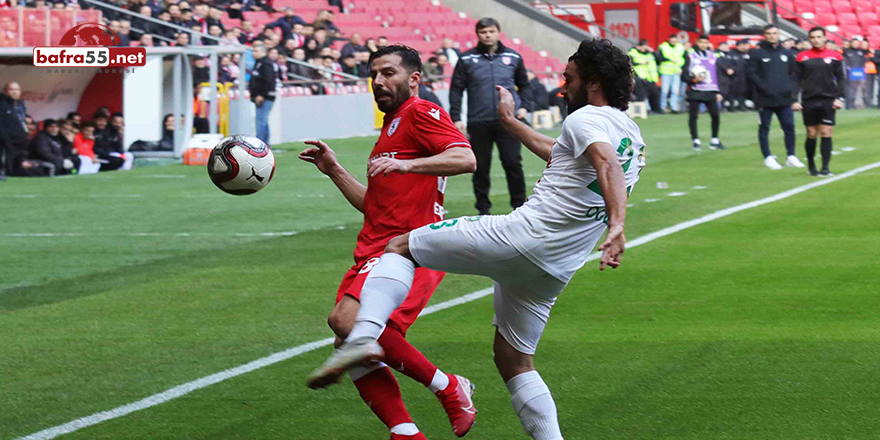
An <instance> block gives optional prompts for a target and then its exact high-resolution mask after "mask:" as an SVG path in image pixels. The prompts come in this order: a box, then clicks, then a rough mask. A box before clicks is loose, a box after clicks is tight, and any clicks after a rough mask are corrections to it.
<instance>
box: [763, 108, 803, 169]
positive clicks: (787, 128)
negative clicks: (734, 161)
mask: <svg viewBox="0 0 880 440" xmlns="http://www.w3.org/2000/svg"><path fill="white" fill-rule="evenodd" d="M774 114H775V115H776V117H777V118H779V125H781V126H782V132H783V133H785V154H787V155H789V156H794V141H795V138H794V136H795V133H794V111H793V110H792V109H791V106H790V105H783V106H779V107H763V108H760V109H758V116H759V117H760V119H761V125H759V126H758V144H760V145H761V154H762V155H763V156H764V158H765V159H766V158H767V157H768V156H770V136H769V135H770V122H771V121H772V120H773V115H774Z"/></svg>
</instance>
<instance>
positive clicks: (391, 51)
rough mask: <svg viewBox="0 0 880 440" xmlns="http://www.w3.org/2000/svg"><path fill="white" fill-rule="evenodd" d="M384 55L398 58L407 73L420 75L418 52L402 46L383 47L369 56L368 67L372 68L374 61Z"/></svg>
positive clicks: (420, 61) (420, 59) (420, 60)
mask: <svg viewBox="0 0 880 440" xmlns="http://www.w3.org/2000/svg"><path fill="white" fill-rule="evenodd" d="M380 38H381V37H380ZM385 55H397V56H399V57H400V64H401V65H402V66H403V67H405V68H406V70H408V71H409V73H413V72H419V73H422V57H421V55H419V51H417V50H415V49H413V48H411V47H409V46H404V45H402V44H392V45H389V46H385V47H383V48H381V49H379V50H377V51H375V52H373V53H371V54H370V65H371V66H372V65H373V61H374V60H376V59H377V58H379V57H384V56H385Z"/></svg>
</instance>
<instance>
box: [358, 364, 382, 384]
mask: <svg viewBox="0 0 880 440" xmlns="http://www.w3.org/2000/svg"><path fill="white" fill-rule="evenodd" d="M387 366H388V365H385V364H384V363H382V362H376V363H375V364H372V365H370V366H369V367H361V366H357V367H351V368H349V369H348V377H350V378H351V381H352V382H356V381H357V380H358V379H360V378H362V377H364V376H366V375H368V374H370V373H372V372H374V371H376V370H378V369H380V368H385V367H387Z"/></svg>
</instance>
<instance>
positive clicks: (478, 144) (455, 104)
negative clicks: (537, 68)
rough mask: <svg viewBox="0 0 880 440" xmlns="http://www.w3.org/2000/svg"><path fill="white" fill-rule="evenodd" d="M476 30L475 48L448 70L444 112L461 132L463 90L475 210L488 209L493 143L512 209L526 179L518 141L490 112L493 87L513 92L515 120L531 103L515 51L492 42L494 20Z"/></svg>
mask: <svg viewBox="0 0 880 440" xmlns="http://www.w3.org/2000/svg"><path fill="white" fill-rule="evenodd" d="M476 30H477V37H479V43H478V44H477V47H475V48H473V49H471V50H469V51H467V52H465V53H464V54H462V56H461V58H460V59H459V60H458V64H456V65H455V71H454V72H453V74H452V84H451V86H450V88H449V116H451V117H452V121H453V122H455V126H456V127H458V129H459V130H462V131H464V130H465V124H464V122H462V120H461V95H462V92H464V90H467V93H468V115H467V133H468V135H469V137H470V141H471V146H472V147H473V150H474V155H475V156H476V157H477V172H475V173H474V177H473V182H474V195H475V196H476V198H477V203H476V208H477V211H479V212H480V214H488V213H489V209H490V208H492V202H491V201H489V188H490V185H491V178H490V175H489V171H490V167H491V166H492V144H493V143H495V144H497V145H498V152H499V154H500V156H501V165H502V166H503V167H504V174H506V175H507V188H508V191H509V193H510V206H511V207H513V208H514V209H515V208H518V207H519V206H520V205H522V204H523V203H525V201H526V182H525V176H524V175H523V168H522V156H521V155H520V150H521V149H522V145H521V144H520V143H519V141H517V140H516V138H515V137H513V136H512V135H510V134H509V133H507V132H506V131H504V129H503V128H501V122H500V120H499V119H498V111H497V110H496V109H497V108H498V91H497V90H495V86H496V85H497V86H501V87H504V88H505V89H507V90H508V91H510V93H511V94H512V95H513V98H514V100H515V101H516V105H517V112H516V116H517V118H520V119H523V118H525V116H526V114H527V113H528V111H530V110H531V109H532V103H531V99H530V93H529V91H528V88H529V79H528V76H527V75H526V68H525V64H523V60H522V57H521V56H520V55H519V54H518V53H516V51H514V50H512V49H510V48H507V47H505V46H504V45H503V44H501V42H500V41H498V40H499V38H500V33H501V26H500V25H499V24H498V22H497V21H495V19H492V18H483V19H481V20H480V21H478V22H477V25H476ZM517 88H519V93H517Z"/></svg>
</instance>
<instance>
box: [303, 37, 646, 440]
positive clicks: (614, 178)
mask: <svg viewBox="0 0 880 440" xmlns="http://www.w3.org/2000/svg"><path fill="white" fill-rule="evenodd" d="M564 76H565V85H564V86H563V87H562V94H563V96H564V97H565V101H566V104H567V105H568V109H569V111H570V112H571V113H569V115H568V117H567V118H566V119H565V122H564V123H563V125H562V135H561V136H559V138H557V139H553V138H551V137H548V136H545V135H543V134H540V133H538V132H537V131H535V130H533V129H531V128H530V127H528V126H527V125H525V124H523V123H522V122H519V121H517V120H516V118H515V117H514V114H513V112H514V105H513V99H512V98H511V96H510V94H509V93H508V92H507V91H506V90H504V89H503V88H501V87H499V88H497V89H498V93H499V95H500V97H501V99H500V104H499V113H500V116H501V121H502V124H503V125H504V127H505V129H506V130H508V131H509V132H511V133H512V134H513V135H514V136H516V137H517V138H519V140H520V141H521V142H522V143H523V144H524V145H526V147H528V148H529V150H531V151H532V152H533V153H535V154H536V155H538V156H539V157H540V158H541V159H544V160H546V161H547V168H546V169H545V170H544V173H543V175H542V176H541V180H540V181H538V183H537V184H536V185H535V189H534V193H533V195H532V196H531V197H530V198H529V199H528V201H527V202H526V203H525V205H523V206H521V207H520V208H518V209H517V210H516V211H514V212H513V213H511V214H508V215H504V216H482V217H462V218H458V219H452V220H446V221H442V222H438V223H434V224H431V225H428V226H424V227H421V228H419V229H416V230H414V231H412V232H410V233H409V234H405V235H402V236H400V237H396V238H394V239H392V240H391V241H390V242H389V243H388V246H387V247H386V249H385V254H383V255H382V257H381V259H380V260H379V264H378V265H376V266H375V267H374V268H373V271H372V272H373V273H372V274H370V276H368V277H367V280H366V282H365V283H364V286H363V293H362V294H361V306H360V310H359V311H358V315H357V318H356V320H355V325H354V327H353V328H352V330H351V332H350V334H349V336H348V338H347V339H346V342H345V344H344V345H343V346H342V347H340V348H339V350H338V351H337V352H336V353H335V354H334V355H333V356H331V357H330V358H329V359H328V360H327V362H325V364H324V365H323V366H321V367H320V368H319V369H318V370H316V371H315V372H314V373H312V374H313V377H314V378H324V379H326V378H332V377H333V376H334V375H335V374H336V373H335V371H336V370H338V369H339V368H342V367H346V366H349V365H356V364H360V363H361V362H364V361H365V360H369V359H372V358H376V357H378V356H380V355H381V350H382V347H380V344H377V343H376V339H377V338H378V337H379V335H380V334H381V331H382V328H383V326H384V325H385V322H386V321H387V320H388V316H389V315H391V313H392V311H393V310H394V309H395V308H396V307H397V305H398V304H401V303H404V304H405V302H406V301H408V300H409V297H408V296H407V294H408V292H409V290H410V286H411V285H412V284H413V273H414V272H415V271H416V270H420V269H421V268H431V269H434V270H443V271H446V272H454V273H462V274H474V275H483V276H487V277H490V278H492V279H493V280H494V281H495V295H494V306H495V319H494V322H493V324H494V325H495V327H496V331H495V345H494V351H495V365H496V367H497V368H498V372H499V373H501V377H502V378H503V379H504V381H505V383H506V385H507V389H508V391H509V392H510V397H511V401H512V403H513V409H514V411H515V412H516V414H517V416H518V417H519V419H520V421H521V422H522V425H523V427H524V428H525V430H526V432H527V433H528V434H529V435H530V436H531V437H532V438H534V439H537V440H559V439H562V433H561V432H560V429H559V422H558V421H557V415H556V403H555V402H554V401H553V397H552V396H551V394H550V390H549V388H548V387H547V385H546V384H545V383H544V380H543V379H542V378H541V376H540V375H539V374H538V372H537V371H535V366H534V363H533V357H534V354H535V351H536V349H537V346H538V341H539V340H540V338H541V335H542V334H543V332H544V327H545V326H546V324H547V319H548V318H549V316H550V309H551V307H552V306H553V304H554V302H555V301H556V297H557V295H559V293H560V292H562V290H563V289H564V288H565V286H566V285H567V284H568V282H569V280H570V279H571V277H572V276H573V275H574V273H575V272H576V271H577V270H578V269H580V268H581V267H583V265H584V263H585V262H586V260H587V257H588V256H589V255H590V253H591V252H592V250H593V248H594V247H595V246H596V244H597V243H598V241H599V238H600V237H601V236H602V234H604V233H605V231H606V229H607V230H608V236H607V238H606V240H605V242H604V243H603V244H602V245H601V246H600V247H599V249H600V250H601V251H602V257H601V261H600V265H599V269H600V270H603V269H604V268H605V267H606V266H610V267H612V268H616V267H618V266H619V265H620V257H621V255H622V254H623V250H624V245H625V238H624V235H623V229H624V220H625V216H626V200H627V197H628V194H629V193H630V192H631V191H632V189H633V186H634V185H635V184H636V182H638V180H639V172H640V170H641V168H642V167H643V166H644V165H645V162H644V151H645V150H644V149H645V143H644V141H643V140H642V136H641V134H640V132H639V127H638V126H637V125H636V124H635V123H634V122H633V121H632V120H631V119H629V118H628V117H627V116H626V114H625V113H624V111H625V110H626V109H627V107H629V101H630V96H631V94H632V90H633V70H632V65H631V64H630V60H629V57H628V56H626V55H625V54H624V53H623V51H621V50H620V49H618V48H616V47H614V46H613V45H612V44H611V42H609V41H608V40H587V41H583V42H582V43H581V44H580V47H579V48H578V51H577V52H575V54H574V55H572V56H571V58H569V63H568V66H566V68H565V75H564ZM417 267H419V268H420V269H416V268H417ZM380 274H381V275H380ZM409 296H410V297H411V296H412V294H411V293H410V294H409ZM328 383H329V382H328Z"/></svg>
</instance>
